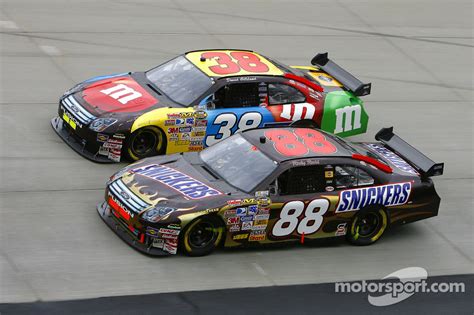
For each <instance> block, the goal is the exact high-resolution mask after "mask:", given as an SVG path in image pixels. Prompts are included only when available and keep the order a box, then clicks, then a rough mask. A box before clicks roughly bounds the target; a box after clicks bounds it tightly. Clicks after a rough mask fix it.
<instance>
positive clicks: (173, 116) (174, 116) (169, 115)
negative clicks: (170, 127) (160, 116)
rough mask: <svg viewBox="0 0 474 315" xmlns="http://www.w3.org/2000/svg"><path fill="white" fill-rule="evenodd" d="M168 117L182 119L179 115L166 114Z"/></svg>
mask: <svg viewBox="0 0 474 315" xmlns="http://www.w3.org/2000/svg"><path fill="white" fill-rule="evenodd" d="M166 116H168V119H176V118H180V117H181V115H180V114H179V113H170V114H166Z"/></svg>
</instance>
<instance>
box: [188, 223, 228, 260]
mask: <svg viewBox="0 0 474 315" xmlns="http://www.w3.org/2000/svg"><path fill="white" fill-rule="evenodd" d="M224 230H225V228H224V227H223V224H222V222H220V220H219V219H218V218H215V217H201V218H197V219H196V220H194V221H192V222H191V223H189V224H188V226H187V227H186V228H185V230H184V231H183V233H182V234H181V235H182V236H181V238H180V243H181V244H180V245H181V246H180V248H181V249H182V251H183V252H184V253H185V254H186V255H188V256H205V255H208V254H210V253H211V252H212V251H213V250H214V249H215V248H216V247H217V246H218V245H219V243H220V242H221V240H222V237H223V236H224Z"/></svg>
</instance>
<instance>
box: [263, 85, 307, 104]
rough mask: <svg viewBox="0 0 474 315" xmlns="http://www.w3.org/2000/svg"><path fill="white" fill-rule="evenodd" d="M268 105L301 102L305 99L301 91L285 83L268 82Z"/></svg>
mask: <svg viewBox="0 0 474 315" xmlns="http://www.w3.org/2000/svg"><path fill="white" fill-rule="evenodd" d="M268 101H269V105H278V104H288V103H302V102H304V101H306V98H305V96H304V94H303V93H301V92H300V91H298V90H297V89H296V88H294V87H292V86H289V85H287V84H281V83H269V84H268Z"/></svg>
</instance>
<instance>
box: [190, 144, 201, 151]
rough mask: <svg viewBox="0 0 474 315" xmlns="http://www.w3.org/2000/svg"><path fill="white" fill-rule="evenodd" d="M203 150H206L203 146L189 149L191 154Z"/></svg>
mask: <svg viewBox="0 0 474 315" xmlns="http://www.w3.org/2000/svg"><path fill="white" fill-rule="evenodd" d="M202 149H204V148H203V146H202V145H201V146H198V147H195V146H192V147H189V148H188V150H189V151H191V152H196V151H202Z"/></svg>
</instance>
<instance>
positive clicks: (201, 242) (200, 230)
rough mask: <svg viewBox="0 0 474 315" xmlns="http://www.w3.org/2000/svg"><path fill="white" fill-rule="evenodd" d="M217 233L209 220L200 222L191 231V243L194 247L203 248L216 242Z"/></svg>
mask: <svg viewBox="0 0 474 315" xmlns="http://www.w3.org/2000/svg"><path fill="white" fill-rule="evenodd" d="M215 238H216V233H215V229H214V226H213V225H212V224H211V223H209V222H199V223H198V224H196V225H195V226H193V227H192V229H191V231H190V232H189V243H190V244H191V246H192V247H195V248H203V247H206V246H208V245H209V244H211V243H212V242H214V240H215Z"/></svg>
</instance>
